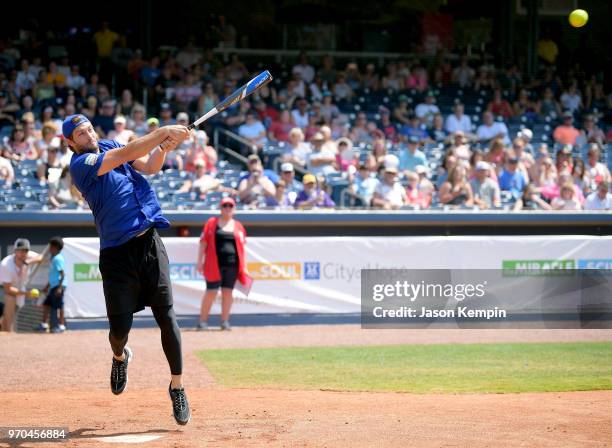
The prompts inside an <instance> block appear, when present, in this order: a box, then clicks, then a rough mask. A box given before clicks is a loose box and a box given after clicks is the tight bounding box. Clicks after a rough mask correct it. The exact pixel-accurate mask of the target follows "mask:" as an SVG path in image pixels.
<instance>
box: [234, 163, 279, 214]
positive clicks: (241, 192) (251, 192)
mask: <svg viewBox="0 0 612 448" xmlns="http://www.w3.org/2000/svg"><path fill="white" fill-rule="evenodd" d="M248 169H249V175H248V176H247V177H246V178H245V179H242V180H241V181H240V184H239V185H238V197H239V198H240V201H241V202H242V203H243V204H245V205H248V206H250V207H251V208H257V207H258V206H259V205H263V204H265V201H266V198H268V197H271V196H272V197H273V196H274V195H275V194H276V188H275V187H274V183H273V182H272V181H271V180H270V178H268V177H267V176H266V175H265V174H264V170H263V166H262V164H261V161H260V160H259V157H257V155H256V154H251V155H250V156H249V157H248Z"/></svg>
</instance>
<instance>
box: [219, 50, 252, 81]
mask: <svg viewBox="0 0 612 448" xmlns="http://www.w3.org/2000/svg"><path fill="white" fill-rule="evenodd" d="M225 74H226V75H225V76H226V78H227V79H229V80H230V81H233V82H238V81H242V80H244V79H246V78H248V76H249V71H248V70H247V68H246V66H245V65H244V63H243V62H242V61H241V60H240V58H239V56H238V55H237V54H236V53H234V54H232V55H231V60H230V63H229V64H228V65H227V67H225Z"/></svg>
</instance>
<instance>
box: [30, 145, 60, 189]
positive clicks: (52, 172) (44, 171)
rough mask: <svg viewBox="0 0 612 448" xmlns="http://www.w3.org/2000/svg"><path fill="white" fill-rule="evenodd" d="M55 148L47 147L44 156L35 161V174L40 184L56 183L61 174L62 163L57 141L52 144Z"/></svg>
mask: <svg viewBox="0 0 612 448" xmlns="http://www.w3.org/2000/svg"><path fill="white" fill-rule="evenodd" d="M54 144H55V145H56V146H52V145H51V146H49V147H48V148H47V151H45V156H44V157H41V158H40V159H38V160H37V161H36V174H37V176H38V179H39V180H40V181H42V182H54V181H57V180H58V179H59V177H60V174H61V172H62V168H64V166H63V165H62V161H61V159H60V157H59V154H58V153H59V139H56V142H54Z"/></svg>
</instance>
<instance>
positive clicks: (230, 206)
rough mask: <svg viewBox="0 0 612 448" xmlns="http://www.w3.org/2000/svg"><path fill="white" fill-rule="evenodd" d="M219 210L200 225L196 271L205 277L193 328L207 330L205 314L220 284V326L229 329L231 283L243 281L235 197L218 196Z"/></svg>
mask: <svg viewBox="0 0 612 448" xmlns="http://www.w3.org/2000/svg"><path fill="white" fill-rule="evenodd" d="M220 206H221V214H220V216H213V217H212V218H210V219H209V220H208V221H207V222H206V224H205V225H204V229H203V230H202V235H201V237H200V247H199V250H198V262H197V267H198V272H199V273H200V274H202V275H203V276H204V278H205V279H206V292H205V293H204V297H203V298H202V305H201V308H200V322H199V323H198V326H197V327H196V329H197V330H208V316H209V314H210V309H211V307H212V304H213V302H214V301H215V297H217V292H218V290H219V288H221V330H230V329H231V327H230V323H229V317H230V311H231V308H232V302H233V300H234V298H233V292H234V285H235V284H236V281H239V282H241V283H243V284H245V283H247V281H248V280H247V279H246V277H247V270H246V259H245V253H244V245H245V244H246V231H245V230H244V226H243V225H242V224H241V223H240V222H239V221H238V220H236V219H234V210H235V209H236V201H234V199H232V198H231V197H225V198H223V199H221V203H220Z"/></svg>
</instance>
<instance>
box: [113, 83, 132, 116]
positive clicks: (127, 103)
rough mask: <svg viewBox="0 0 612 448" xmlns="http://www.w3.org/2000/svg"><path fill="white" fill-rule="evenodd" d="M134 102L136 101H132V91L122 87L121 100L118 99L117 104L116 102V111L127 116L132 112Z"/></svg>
mask: <svg viewBox="0 0 612 448" xmlns="http://www.w3.org/2000/svg"><path fill="white" fill-rule="evenodd" d="M135 104H136V103H135V102H134V97H133V96H132V91H131V90H129V89H124V90H123V92H121V100H120V101H119V104H117V111H118V112H117V113H118V114H119V115H123V116H124V117H127V116H129V115H130V114H131V113H132V109H133V108H134V105H135Z"/></svg>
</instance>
